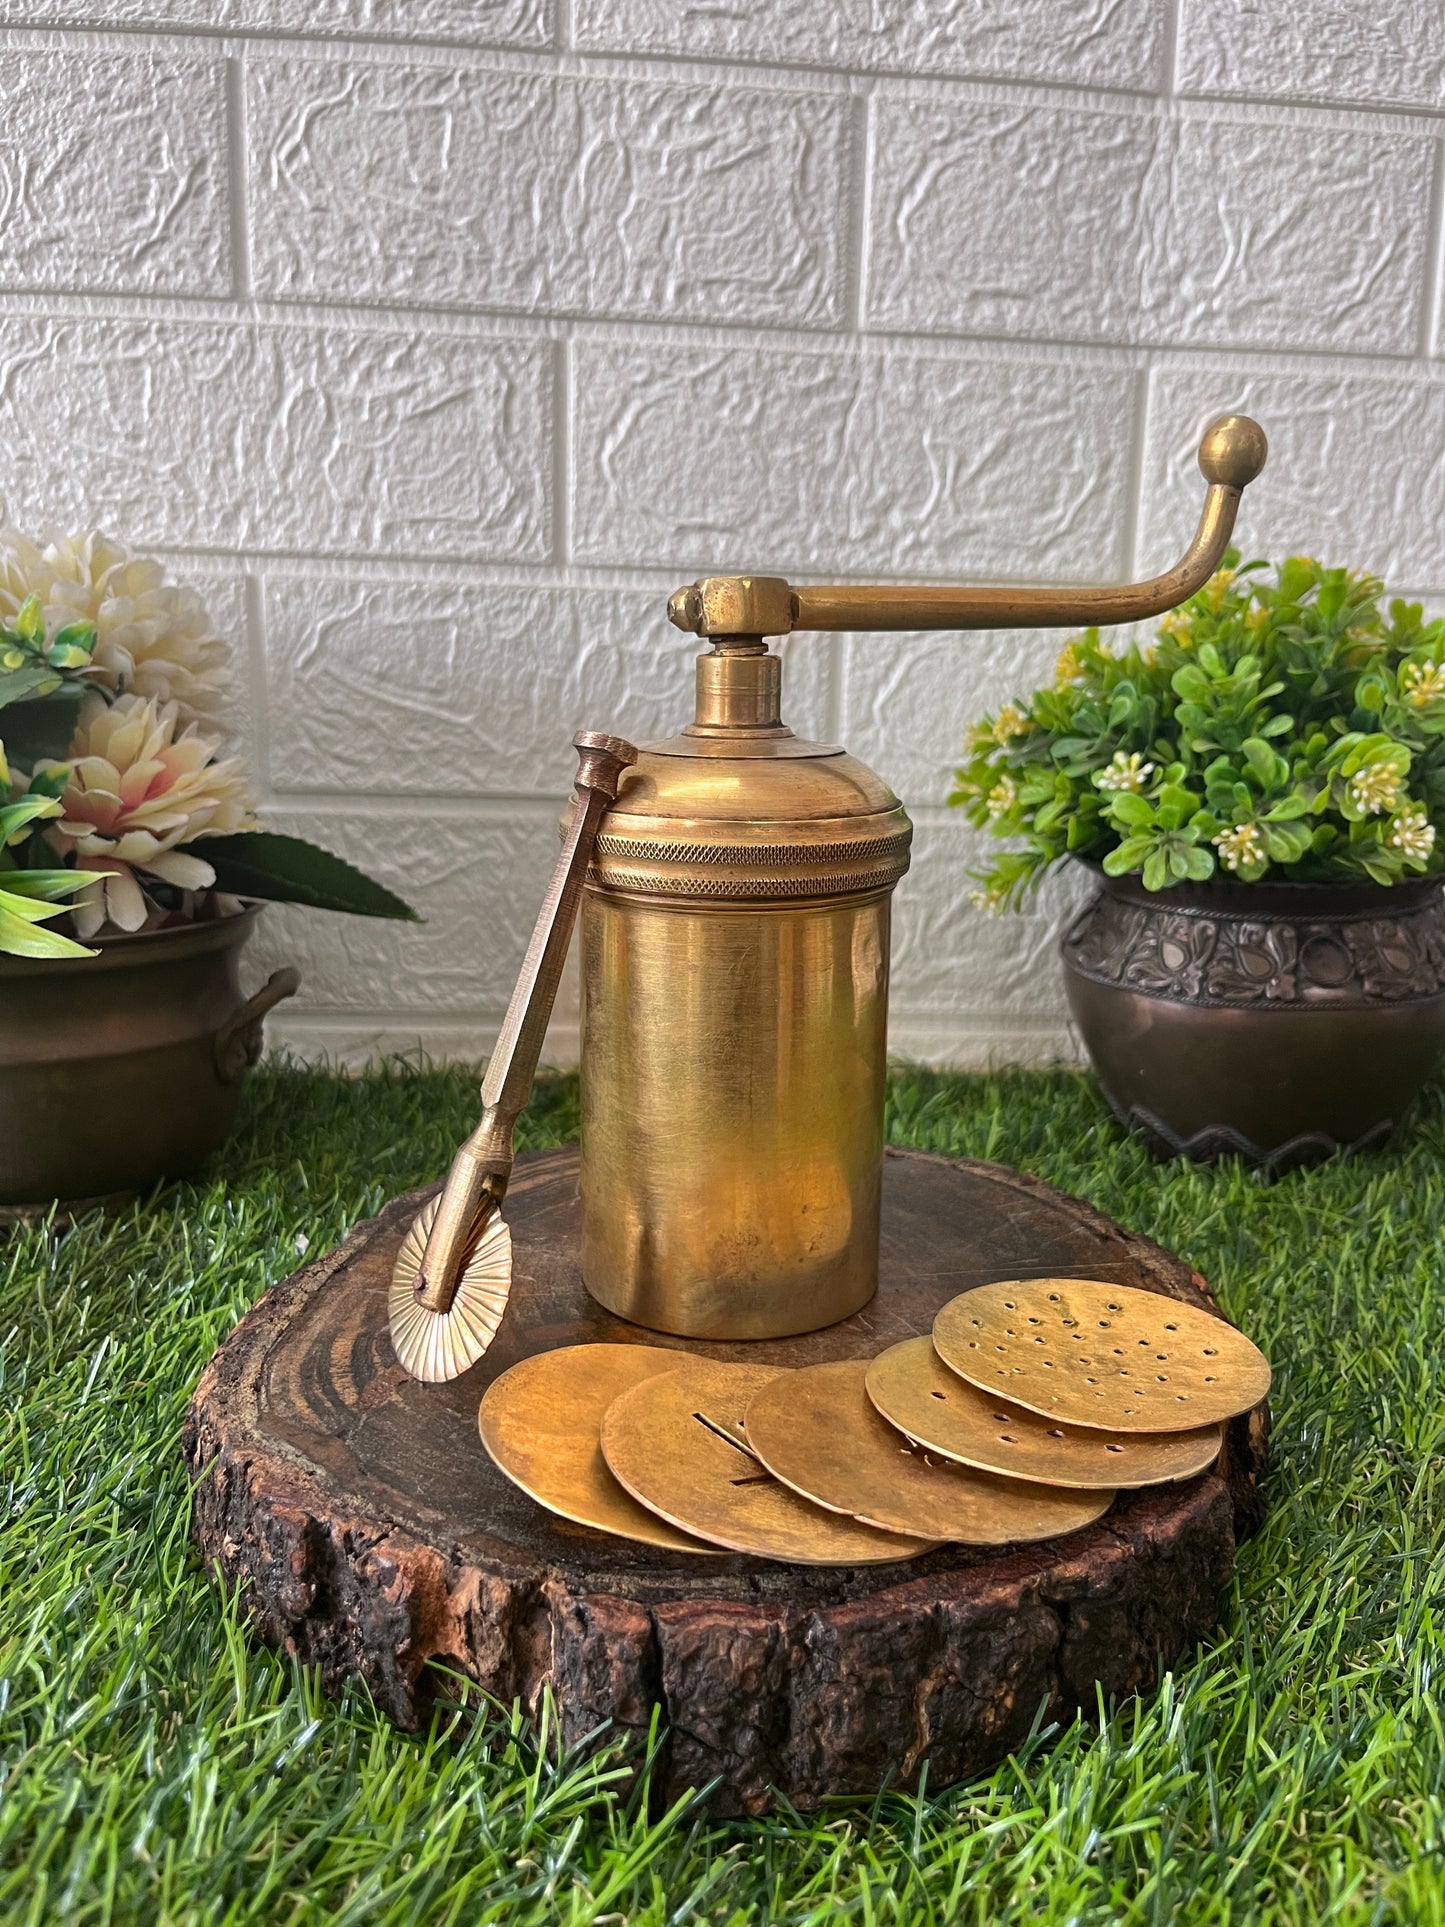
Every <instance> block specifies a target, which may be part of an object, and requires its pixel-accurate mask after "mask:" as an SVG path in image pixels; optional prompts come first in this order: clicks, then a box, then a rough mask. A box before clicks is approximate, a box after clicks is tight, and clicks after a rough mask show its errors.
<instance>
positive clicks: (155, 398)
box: [0, 317, 552, 559]
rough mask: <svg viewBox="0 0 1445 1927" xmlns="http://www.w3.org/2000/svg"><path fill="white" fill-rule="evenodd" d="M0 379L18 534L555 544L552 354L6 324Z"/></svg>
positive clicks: (203, 331) (437, 342) (360, 337)
mask: <svg viewBox="0 0 1445 1927" xmlns="http://www.w3.org/2000/svg"><path fill="white" fill-rule="evenodd" d="M0 376H3V382H0V432H3V436H4V440H5V443H6V449H7V455H8V475H7V480H6V493H7V498H8V504H9V507H10V511H11V513H12V514H13V515H14V516H15V517H16V519H17V520H19V521H22V522H27V523H34V524H39V525H43V524H48V523H50V522H52V521H64V522H70V523H74V524H76V525H84V524H86V523H89V522H102V523H104V524H105V525H106V526H107V527H110V528H113V529H115V530H116V531H117V532H118V533H120V534H122V535H123V536H124V537H125V538H126V539H127V540H129V541H131V542H133V543H136V544H138V545H141V546H145V545H148V544H155V545H158V546H162V547H174V548H187V547H200V548H219V549H248V548H249V549H260V550H266V549H281V550H286V551H303V552H307V551H309V552H311V553H314V554H323V555H325V554H335V555H374V554H381V555H386V554H393V553H409V554H413V555H423V556H425V555H435V556H456V557H467V558H470V557H482V558H487V557H516V558H519V559H526V558H537V557H541V556H543V555H545V554H546V552H547V549H548V546H549V542H550V504H549V486H550V483H549V476H548V473H547V470H546V467H545V465H539V464H538V461H537V451H538V449H539V448H545V447H547V446H549V444H550V437H551V433H552V428H551V416H550V409H551V361H550V350H549V349H548V348H547V346H546V345H545V344H539V345H537V346H536V347H533V346H530V345H528V344H524V343H520V342H496V341H489V340H478V339H475V338H472V337H460V336H455V337H454V336H435V335H422V334H412V333H407V334H402V333H393V332H383V331H375V332H373V331H370V330H363V329H355V330H345V329H317V328H301V327H296V328H266V327H261V328H251V327H247V326H242V325H232V324H228V323H221V322H216V323H210V322H204V323H202V322H197V323H191V322H179V321H58V320H41V319H33V318H20V317H11V318H10V319H9V320H8V321H7V322H6V323H5V324H4V327H3V329H0ZM57 449H63V450H64V451H65V459H64V460H63V461H61V462H57V460H56V450H57Z"/></svg>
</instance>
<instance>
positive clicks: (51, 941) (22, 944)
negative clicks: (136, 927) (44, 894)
mask: <svg viewBox="0 0 1445 1927" xmlns="http://www.w3.org/2000/svg"><path fill="white" fill-rule="evenodd" d="M17 907H18V906H17ZM0 950H3V951H8V952H9V954H10V955H11V956H12V957H93V956H94V955H95V954H96V953H95V952H94V951H93V950H87V949H86V947H85V945H84V944H83V943H77V942H76V941H75V939H74V938H73V937H62V936H61V934H60V932H59V931H58V930H45V929H42V928H41V926H40V925H39V924H36V923H30V922H28V921H27V920H26V917H25V916H15V915H12V914H11V910H10V908H9V907H8V899H7V897H6V894H5V892H4V891H3V890H0Z"/></svg>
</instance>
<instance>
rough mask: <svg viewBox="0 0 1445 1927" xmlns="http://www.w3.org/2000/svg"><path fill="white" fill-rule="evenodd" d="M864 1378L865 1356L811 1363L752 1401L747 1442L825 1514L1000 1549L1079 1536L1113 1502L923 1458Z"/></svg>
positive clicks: (1102, 1495)
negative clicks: (882, 1413) (880, 1407)
mask: <svg viewBox="0 0 1445 1927" xmlns="http://www.w3.org/2000/svg"><path fill="white" fill-rule="evenodd" d="M922 1342H923V1343H924V1344H925V1345H926V1344H928V1340H927V1339H926V1338H925V1339H924V1340H923V1341H922ZM867 1377H868V1361H867V1359H864V1358H849V1359H843V1360H841V1361H839V1362H838V1363H836V1364H830V1365H807V1366H804V1367H803V1368H802V1369H801V1370H799V1371H794V1372H789V1373H788V1374H787V1376H786V1377H785V1378H775V1379H771V1380H770V1381H769V1382H768V1383H767V1384H766V1385H764V1386H762V1388H761V1389H760V1390H758V1391H756V1392H754V1394H753V1396H752V1398H751V1399H750V1400H749V1401H748V1408H747V1413H746V1416H745V1419H744V1423H745V1425H746V1427H747V1434H748V1444H749V1445H750V1446H751V1447H752V1449H753V1450H754V1452H756V1453H757V1455H758V1457H759V1458H760V1459H761V1460H762V1462H763V1464H764V1465H765V1466H766V1467H767V1468H768V1470H769V1471H770V1472H771V1473H773V1474H774V1476H775V1477H776V1478H779V1479H781V1480H782V1482H783V1484H784V1485H787V1486H791V1487H792V1489H793V1491H794V1492H800V1493H801V1494H802V1495H803V1497H804V1498H805V1499H811V1500H813V1502H814V1503H815V1504H816V1505H821V1506H826V1507H827V1508H828V1510H829V1511H830V1512H846V1513H849V1514H851V1515H852V1517H853V1518H855V1519H858V1520H861V1522H862V1523H863V1524H864V1525H870V1526H878V1527H881V1528H882V1530H883V1531H885V1532H910V1533H916V1534H917V1535H918V1536H919V1537H920V1538H924V1539H952V1540H956V1541H958V1542H959V1543H960V1544H962V1545H967V1546H1003V1545H1010V1544H1013V1543H1016V1542H1018V1541H1020V1540H1025V1539H1029V1540H1032V1539H1053V1538H1056V1537H1057V1536H1058V1535H1059V1534H1060V1533H1064V1532H1075V1531H1077V1530H1078V1528H1079V1527H1080V1526H1086V1525H1088V1523H1089V1522H1090V1520H1091V1519H1097V1518H1098V1516H1099V1514H1100V1513H1101V1512H1103V1511H1104V1510H1105V1509H1106V1508H1107V1507H1108V1505H1109V1502H1110V1501H1111V1500H1112V1498H1113V1496H1114V1495H1113V1493H1112V1492H1108V1491H1094V1492H1065V1491H1061V1490H1060V1488H1059V1487H1057V1486H1052V1485H1025V1484H1024V1483H1023V1482H1022V1481H1021V1480H1019V1479H997V1478H994V1477H992V1476H991V1475H990V1474H989V1473H987V1472H972V1471H966V1470H965V1469H964V1468H963V1467H962V1466H957V1465H950V1464H947V1463H946V1462H940V1461H939V1460H936V1459H931V1458H928V1457H927V1456H926V1455H925V1454H924V1453H923V1452H922V1451H916V1450H915V1449H914V1448H913V1447H912V1446H910V1445H909V1444H908V1442H907V1440H906V1439H905V1438H904V1437H903V1436H902V1434H901V1433H899V1432H896V1431H895V1430H894V1429H893V1427H892V1426H891V1425H889V1424H888V1423H887V1422H886V1420H884V1419H882V1418H880V1417H879V1415H878V1413H877V1412H876V1411H875V1410H874V1409H873V1406H872V1404H871V1403H870V1402H869V1398H868V1393H867V1390H866V1388H865V1381H866V1379H867Z"/></svg>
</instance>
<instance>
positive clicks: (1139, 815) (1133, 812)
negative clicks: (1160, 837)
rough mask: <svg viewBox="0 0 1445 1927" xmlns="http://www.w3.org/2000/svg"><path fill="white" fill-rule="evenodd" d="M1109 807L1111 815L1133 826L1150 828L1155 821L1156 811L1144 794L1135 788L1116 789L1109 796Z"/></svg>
mask: <svg viewBox="0 0 1445 1927" xmlns="http://www.w3.org/2000/svg"><path fill="white" fill-rule="evenodd" d="M1107 808H1108V811H1109V814H1110V816H1112V817H1113V818H1114V820H1115V821H1116V822H1118V823H1127V824H1129V825H1130V827H1131V828H1137V829H1148V828H1152V826H1153V823H1154V812H1153V810H1152V809H1150V807H1149V805H1148V804H1147V803H1146V802H1145V800H1144V798H1143V797H1142V796H1139V795H1136V793H1135V792H1134V791H1133V790H1115V791H1113V793H1112V794H1111V795H1110V797H1109V801H1108V804H1107Z"/></svg>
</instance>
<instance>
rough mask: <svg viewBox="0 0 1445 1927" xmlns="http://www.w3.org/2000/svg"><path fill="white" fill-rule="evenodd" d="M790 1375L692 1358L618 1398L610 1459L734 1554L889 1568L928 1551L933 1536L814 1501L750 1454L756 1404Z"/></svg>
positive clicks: (672, 1516)
mask: <svg viewBox="0 0 1445 1927" xmlns="http://www.w3.org/2000/svg"><path fill="white" fill-rule="evenodd" d="M781 1376H787V1377H792V1376H793V1374H791V1373H786V1374H785V1373H781V1372H780V1371H779V1370H778V1368H777V1367H775V1366H769V1365H723V1364H719V1363H716V1362H715V1361H714V1360H712V1359H703V1358H695V1359H690V1360H689V1361H688V1363H687V1364H686V1365H683V1366H680V1367H679V1368H678V1370H677V1371H673V1372H664V1373H661V1374H660V1375H659V1376H658V1377H656V1378H649V1379H648V1380H646V1382H645V1383H643V1384H641V1385H638V1386H635V1387H634V1388H633V1389H632V1391H630V1392H624V1393H623V1394H622V1396H621V1397H620V1398H619V1399H617V1401H616V1402H615V1403H614V1404H613V1405H612V1406H611V1407H610V1408H609V1409H608V1412H607V1416H606V1417H605V1418H604V1419H603V1421H602V1455H603V1457H604V1458H605V1459H606V1461H607V1463H608V1465H609V1467H610V1468H611V1470H612V1472H613V1473H614V1474H615V1476H616V1477H617V1478H618V1479H619V1480H620V1481H621V1483H622V1484H623V1485H625V1486H626V1487H627V1490H628V1491H629V1492H630V1493H631V1494H632V1496H633V1497H634V1498H635V1499H637V1500H639V1501H640V1502H641V1503H642V1504H643V1505H645V1506H648V1507H650V1508H651V1509H652V1511H654V1512H656V1513H658V1514H660V1515H661V1517H662V1518H664V1519H666V1520H668V1521H669V1522H670V1523H671V1524H673V1525H675V1526H680V1527H681V1528H682V1529H683V1531H684V1532H695V1533H696V1534H697V1535H698V1537H699V1538H701V1539H711V1540H712V1541H713V1543H714V1544H715V1545H719V1546H726V1547H727V1548H728V1550H729V1551H731V1552H747V1553H751V1554H752V1555H753V1556H754V1557H755V1558H759V1559H785V1560H790V1561H792V1562H793V1563H795V1564H797V1565H804V1566H862V1565H884V1564H887V1563H888V1562H890V1561H892V1560H895V1559H911V1558H913V1557H914V1556H915V1555H916V1554H918V1553H920V1552H927V1551H928V1550H929V1549H930V1547H929V1543H928V1542H927V1541H925V1540H922V1539H913V1538H904V1537H901V1536H899V1535H898V1534H896V1533H891V1532H878V1531H875V1530H874V1528H873V1527H871V1526H864V1525H859V1524H858V1522H857V1521H856V1520H855V1519H840V1518H839V1517H838V1516H837V1515H836V1513H832V1512H825V1511H824V1510H823V1508H822V1507H821V1506H816V1505H810V1504H809V1502H808V1501H807V1500H806V1499H800V1498H799V1497H798V1495H797V1493H796V1492H791V1491H789V1489H788V1487H787V1486H785V1485H782V1484H780V1482H779V1481H778V1480H777V1479H775V1478H774V1477H773V1475H772V1474H771V1473H770V1472H769V1471H767V1470H766V1468H765V1467H764V1466H763V1465H762V1463H761V1461H759V1460H758V1459H756V1458H755V1457H754V1456H753V1454H752V1453H751V1452H750V1451H749V1450H748V1447H747V1445H746V1443H745V1442H744V1433H743V1413H744V1411H745V1410H746V1409H747V1404H748V1400H749V1399H750V1398H752V1396H753V1395H754V1393H756V1392H758V1391H759V1390H761V1388H762V1387H763V1386H764V1385H765V1384H767V1382H768V1380H769V1379H771V1378H777V1377H781Z"/></svg>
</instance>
